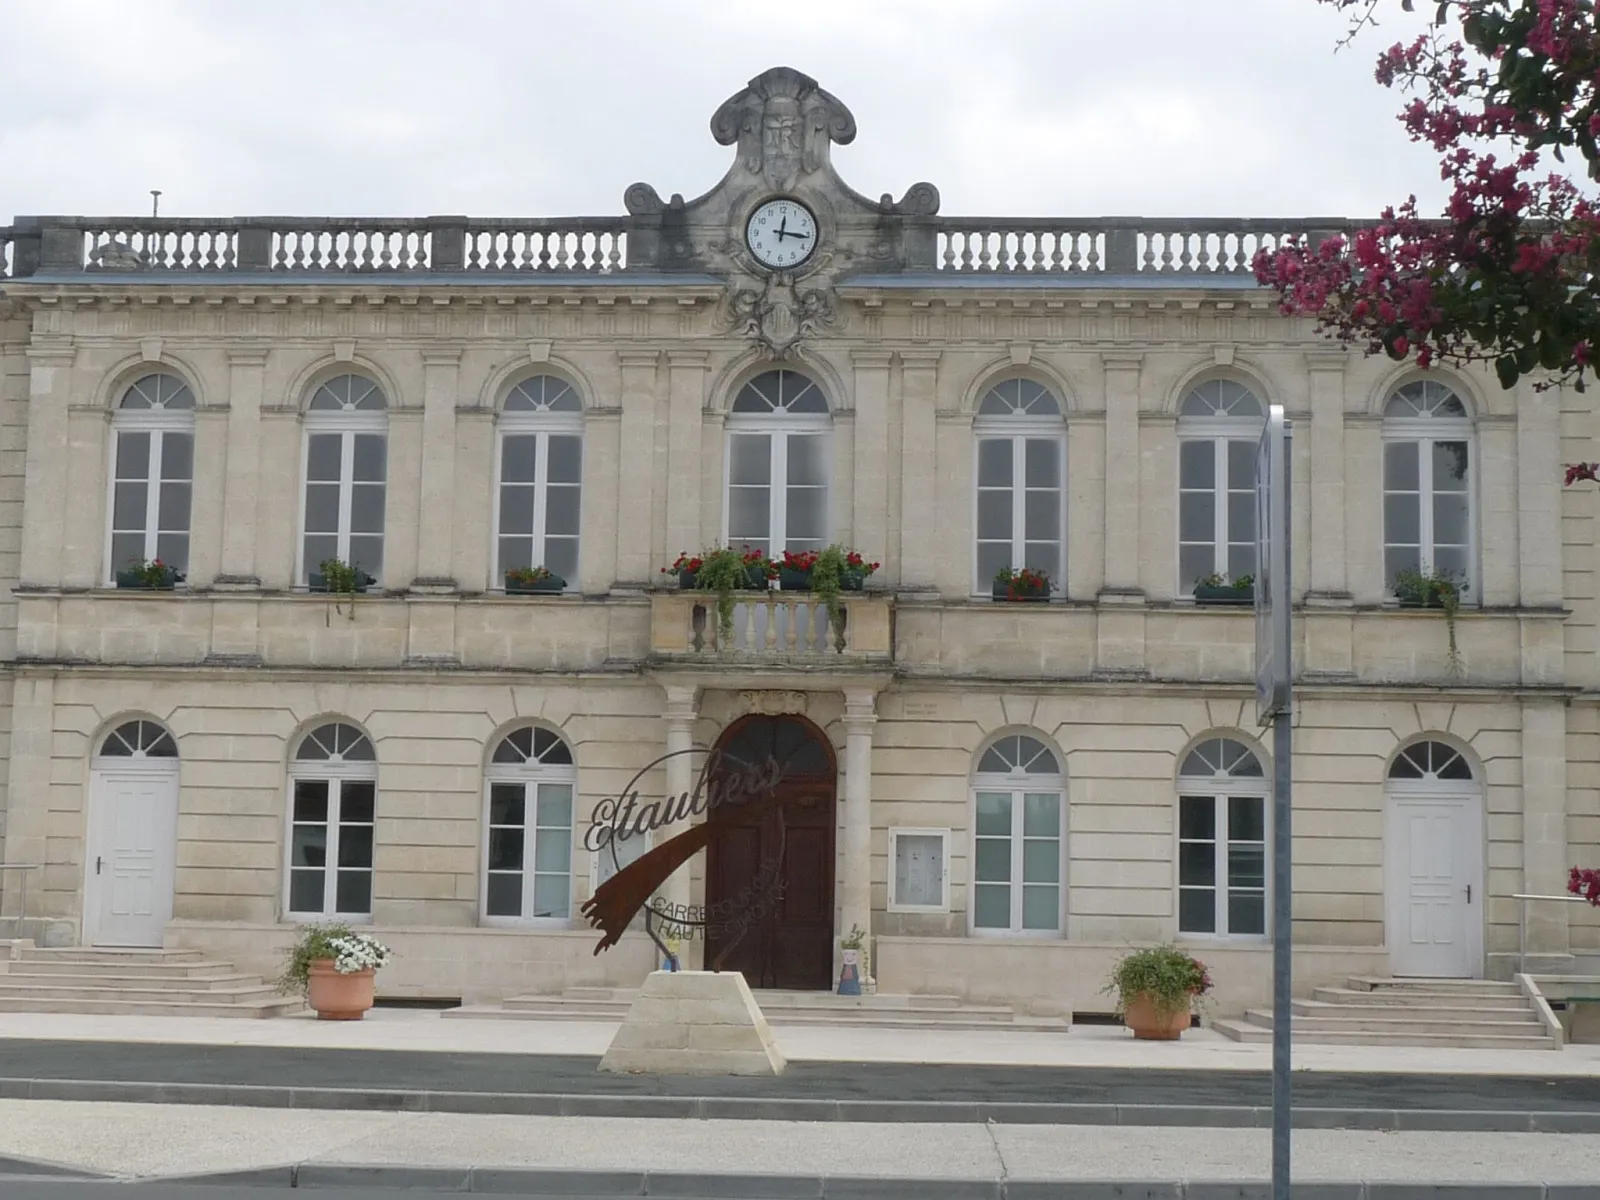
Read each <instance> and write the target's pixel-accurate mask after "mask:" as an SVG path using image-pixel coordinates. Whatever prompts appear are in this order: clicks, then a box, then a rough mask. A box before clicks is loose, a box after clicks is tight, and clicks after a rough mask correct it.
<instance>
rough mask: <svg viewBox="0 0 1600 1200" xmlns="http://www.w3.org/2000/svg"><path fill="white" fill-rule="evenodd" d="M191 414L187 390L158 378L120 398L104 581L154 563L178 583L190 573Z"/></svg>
mask: <svg viewBox="0 0 1600 1200" xmlns="http://www.w3.org/2000/svg"><path fill="white" fill-rule="evenodd" d="M194 409H195V403H194V393H193V392H192V391H190V390H189V386H188V384H186V383H184V382H183V380H181V379H179V378H178V377H177V376H175V375H169V374H165V373H163V372H157V373H155V374H151V375H146V376H144V377H143V378H141V379H138V380H136V381H135V382H134V383H133V384H132V386H130V387H129V388H128V389H127V390H126V391H124V392H123V393H122V397H121V399H120V400H119V401H118V403H117V407H116V411H115V412H113V413H112V416H111V432H112V441H113V446H112V455H111V462H112V467H111V504H110V509H111V520H110V521H109V522H108V523H107V528H106V581H107V582H112V581H114V580H115V579H116V577H117V572H119V571H128V570H131V569H133V568H135V567H139V566H142V565H144V564H145V563H147V562H154V561H157V560H159V561H160V562H161V563H162V564H163V565H164V566H168V567H171V568H172V569H173V570H174V571H176V572H177V573H178V574H179V575H180V576H181V575H185V574H187V573H188V570H189V514H190V508H191V503H192V492H193V489H194Z"/></svg>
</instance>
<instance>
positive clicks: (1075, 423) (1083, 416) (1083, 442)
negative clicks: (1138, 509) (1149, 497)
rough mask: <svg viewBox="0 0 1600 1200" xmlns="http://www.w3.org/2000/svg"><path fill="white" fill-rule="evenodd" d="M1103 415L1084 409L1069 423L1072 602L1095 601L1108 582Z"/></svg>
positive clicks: (1066, 587) (1066, 584) (1068, 590)
mask: <svg viewBox="0 0 1600 1200" xmlns="http://www.w3.org/2000/svg"><path fill="white" fill-rule="evenodd" d="M1105 421H1106V418H1105V414H1104V413H1097V412H1091V413H1080V414H1078V415H1075V416H1074V417H1073V418H1072V419H1071V421H1069V422H1068V424H1067V577H1066V579H1065V580H1063V581H1062V590H1063V592H1064V593H1065V594H1066V596H1067V598H1068V599H1071V600H1093V599H1094V598H1095V596H1096V595H1098V594H1099V592H1100V588H1101V586H1102V585H1103V584H1104V583H1105V577H1106V576H1105V565H1106V551H1105V529H1106V519H1105V518H1104V517H1103V516H1102V514H1103V513H1105V512H1106V510H1107V508H1108V506H1109V503H1110V488H1108V487H1107V484H1106V453H1105V452H1106V430H1105Z"/></svg>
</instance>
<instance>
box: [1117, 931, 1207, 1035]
mask: <svg viewBox="0 0 1600 1200" xmlns="http://www.w3.org/2000/svg"><path fill="white" fill-rule="evenodd" d="M1104 990H1105V991H1108V992H1113V991H1114V992H1115V993H1116V994H1117V1013H1118V1015H1119V1016H1121V1017H1122V1023H1123V1024H1124V1025H1126V1026H1127V1027H1128V1028H1129V1029H1131V1030H1133V1036H1134V1037H1136V1038H1139V1039H1141V1040H1146V1041H1173V1040H1175V1039H1176V1038H1178V1037H1180V1036H1182V1034H1183V1031H1184V1030H1185V1029H1187V1028H1189V1022H1190V1019H1191V1015H1190V1014H1191V1008H1192V1006H1193V1004H1194V1001H1195V1000H1196V999H1197V998H1198V997H1200V996H1203V995H1205V994H1206V993H1207V992H1208V991H1210V990H1211V976H1210V974H1209V973H1208V972H1207V971H1206V965H1205V963H1203V962H1201V961H1200V960H1199V959H1197V958H1195V957H1193V956H1192V955H1190V954H1187V953H1185V952H1184V951H1183V950H1181V949H1179V948H1178V947H1177V946H1174V945H1170V944H1168V945H1162V946H1152V947H1149V948H1148V949H1144V950H1135V951H1134V952H1133V953H1132V954H1129V955H1128V956H1127V957H1125V958H1123V959H1122V960H1121V961H1120V962H1119V963H1117V966H1116V969H1115V970H1113V971H1112V972H1111V979H1110V981H1109V982H1108V983H1107V984H1106V986H1105V989H1104Z"/></svg>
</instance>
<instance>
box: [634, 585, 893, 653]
mask: <svg viewBox="0 0 1600 1200" xmlns="http://www.w3.org/2000/svg"><path fill="white" fill-rule="evenodd" d="M893 603H894V602H893V601H892V600H891V599H890V598H889V597H887V596H881V595H873V594H871V593H859V594H856V595H848V594H847V595H845V596H843V597H841V598H840V601H839V604H840V609H841V611H840V618H841V619H840V621H839V623H838V625H837V626H835V625H834V623H833V622H832V621H831V620H830V619H829V616H828V610H827V606H826V605H825V604H823V602H822V601H821V600H819V599H818V598H817V597H815V596H813V595H811V594H810V593H808V592H766V593H762V592H750V593H743V594H739V595H738V598H737V600H736V601H735V603H734V608H733V629H732V631H731V633H730V634H729V635H728V636H727V637H724V636H723V635H722V631H721V630H720V629H719V628H718V621H717V597H716V595H715V594H713V593H710V592H658V593H656V594H655V595H653V596H652V597H651V598H650V610H651V611H650V652H651V654H653V655H656V656H659V657H666V658H677V659H695V660H701V661H725V660H729V659H743V660H751V661H769V662H779V661H781V662H804V663H837V662H839V661H840V660H842V659H844V660H850V659H853V660H874V661H887V660H888V659H890V658H891V657H893V653H894V641H893V624H892V610H893Z"/></svg>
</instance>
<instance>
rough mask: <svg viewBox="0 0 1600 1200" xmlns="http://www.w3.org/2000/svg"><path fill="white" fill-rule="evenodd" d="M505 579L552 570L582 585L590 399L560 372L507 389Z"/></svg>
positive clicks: (501, 563) (501, 525) (501, 528)
mask: <svg viewBox="0 0 1600 1200" xmlns="http://www.w3.org/2000/svg"><path fill="white" fill-rule="evenodd" d="M499 434H500V457H499V463H498V469H499V487H498V489H497V504H498V513H497V517H496V522H495V538H496V542H495V545H496V550H497V555H498V570H497V572H496V578H497V580H504V578H505V576H506V573H507V572H508V571H515V570H518V569H519V568H527V567H535V568H537V567H544V568H545V569H547V570H549V571H550V572H552V573H553V574H555V575H557V576H559V577H560V578H561V579H563V580H565V581H566V583H567V584H568V585H569V586H576V584H577V582H578V539H579V522H578V517H579V511H580V508H581V503H580V502H581V499H582V488H583V402H582V400H581V399H580V398H579V396H578V393H577V391H576V389H574V388H573V386H572V385H571V384H570V383H568V382H567V381H566V380H564V379H561V378H558V377H557V376H555V375H535V376H533V377H532V378H531V379H524V380H522V381H521V382H520V383H518V384H516V385H515V386H514V387H512V388H511V390H510V391H509V392H507V393H506V398H505V403H504V404H502V405H501V408H500V416H499Z"/></svg>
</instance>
